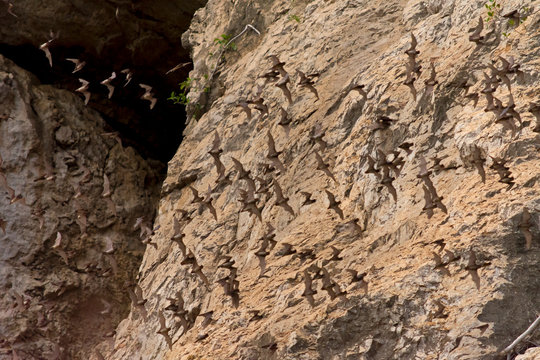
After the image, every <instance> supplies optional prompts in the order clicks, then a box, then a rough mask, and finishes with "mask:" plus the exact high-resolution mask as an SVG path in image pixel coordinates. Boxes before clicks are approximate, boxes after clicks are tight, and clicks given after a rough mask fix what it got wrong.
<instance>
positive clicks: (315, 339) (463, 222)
mask: <svg viewBox="0 0 540 360" xmlns="http://www.w3.org/2000/svg"><path fill="white" fill-rule="evenodd" d="M135 3H138V2H135ZM142 3H145V2H144V1H143V2H142ZM484 5H485V3H484V2H483V1H465V0H452V1H437V0H411V1H406V0H402V1H400V0H386V1H379V0H374V1H367V0H343V1H338V0H311V1H310V0H293V1H291V0H267V1H256V0H234V1H229V0H209V1H208V2H207V3H206V5H205V7H203V8H201V9H200V10H198V11H197V12H196V13H195V15H194V16H193V19H192V22H191V25H190V28H189V30H188V31H187V32H186V33H184V34H183V35H182V44H183V46H184V47H185V48H186V49H188V50H189V51H190V55H191V58H192V61H193V70H192V71H191V72H190V74H189V78H190V81H188V83H189V85H190V87H191V91H190V92H189V94H188V98H189V99H190V101H189V104H188V105H187V112H188V117H189V118H188V121H187V127H186V128H185V130H184V139H183V141H182V143H181V145H180V147H179V148H178V150H177V152H176V154H175V156H174V157H173V158H172V160H171V161H170V162H169V163H168V172H167V177H166V179H165V181H164V183H163V186H162V187H161V192H160V194H159V195H158V194H155V193H154V190H155V188H153V187H152V186H148V184H147V183H146V182H145V181H143V179H144V178H145V177H146V178H148V177H150V178H153V176H154V170H153V169H152V167H151V166H149V164H148V163H147V162H145V161H143V160H142V159H141V158H140V156H139V155H138V154H137V153H136V152H135V151H133V150H132V149H130V148H127V149H126V148H124V147H122V146H120V144H117V143H116V142H115V141H114V139H108V138H107V137H105V138H104V137H103V136H100V134H101V133H102V132H106V131H107V130H104V128H105V127H106V125H104V124H103V121H102V120H101V119H100V117H99V116H98V115H97V114H96V113H95V112H93V111H92V110H88V109H86V108H84V107H83V106H82V103H81V101H80V100H79V99H75V100H69V101H68V100H66V98H72V97H73V95H72V94H69V93H68V92H66V91H63V90H56V89H53V88H52V87H49V86H42V85H39V84H37V82H36V81H35V80H32V78H31V77H30V76H29V75H26V74H25V73H24V72H23V71H22V70H20V69H18V68H17V67H16V66H14V65H13V64H11V63H10V62H9V61H3V62H2V63H0V71H2V72H1V73H0V76H2V79H3V80H2V81H3V83H2V88H0V99H3V100H2V101H3V103H2V104H4V103H5V104H8V105H7V107H5V108H6V109H7V110H8V111H4V110H3V109H4V108H2V109H0V111H4V112H3V113H2V112H0V116H1V115H3V114H5V116H4V118H3V119H2V120H1V121H2V122H1V123H0V135H1V136H2V142H1V143H0V154H1V155H2V157H3V160H4V161H3V164H2V166H1V168H2V171H3V173H4V174H5V175H6V179H7V184H8V185H9V186H10V187H11V188H13V189H14V190H15V197H13V196H10V198H12V199H15V201H13V202H14V203H13V204H10V202H12V201H10V199H7V200H6V201H4V205H1V206H2V211H3V212H2V213H1V217H2V219H7V220H9V221H8V224H7V226H6V234H5V235H4V237H3V239H4V240H3V243H2V246H3V247H4V248H7V249H8V251H5V252H4V255H3V256H4V259H2V260H3V264H4V263H5V264H7V265H6V267H4V266H3V267H2V269H1V271H2V272H3V275H2V277H1V281H2V286H3V288H4V289H6V291H5V294H4V298H3V300H2V304H16V303H17V301H16V300H17V299H20V301H19V305H16V306H13V309H11V308H3V310H2V312H1V316H2V318H3V319H15V321H13V322H9V321H8V320H3V321H2V323H1V324H0V325H2V329H1V330H2V335H3V338H2V339H3V340H4V343H3V344H2V346H3V347H4V348H6V349H8V350H7V351H6V354H7V355H6V356H13V354H14V353H16V352H18V351H19V350H20V352H21V354H30V355H29V356H34V358H40V355H39V351H42V352H43V353H46V354H47V356H46V357H49V358H55V356H56V355H55V354H59V353H61V350H62V348H64V349H65V348H69V356H71V357H73V358H88V356H89V355H88V354H89V353H90V350H89V347H88V346H86V347H85V346H83V345H84V343H85V342H86V343H91V344H95V343H97V342H98V341H101V336H103V335H102V334H105V333H107V332H110V331H111V330H112V329H111V326H114V324H115V323H117V321H118V320H120V319H121V318H123V320H122V321H121V322H120V323H119V324H118V326H117V328H116V332H115V333H110V335H113V337H111V338H109V339H107V340H106V341H103V342H102V343H101V344H100V345H99V346H97V347H96V348H95V351H92V352H93V353H94V354H93V355H92V358H96V359H99V356H100V354H102V356H103V357H104V358H106V359H118V360H120V359H145V360H146V359H183V360H188V359H189V360H195V359H220V360H221V359H224V360H225V359H243V360H248V359H250V360H251V359H440V360H442V359H455V360H457V359H498V358H501V359H504V358H506V356H502V355H500V352H501V351H502V350H503V349H504V348H505V347H506V346H507V345H509V344H510V343H511V342H512V341H513V340H514V339H515V338H516V337H517V336H518V335H519V334H521V333H522V332H523V331H524V330H525V329H526V328H527V327H528V326H529V325H530V324H531V323H532V322H533V321H534V320H535V319H536V318H537V317H538V316H539V315H540V314H539V312H540V277H539V276H538V274H539V273H540V262H539V259H540V241H539V239H540V218H539V214H540V197H539V181H540V161H539V151H540V135H539V132H540V126H539V125H540V119H539V117H540V98H539V95H538V94H539V93H540V72H539V69H540V61H539V58H540V57H539V55H540V36H539V30H538V29H539V25H540V11H539V10H540V2H539V1H531V2H527V3H525V2H523V1H514V0H508V1H504V2H501V6H500V7H497V6H496V3H495V4H494V3H492V2H488V6H492V7H493V9H488V8H486V7H485V6H484ZM141 6H142V5H141ZM513 10H517V13H515V14H513V15H512V14H510V13H511V11H513ZM508 14H510V15H509V17H503V15H508ZM518 15H519V17H517V16H518ZM479 19H481V24H482V28H479V27H478V25H477V24H478V22H479ZM509 19H510V20H511V21H510V20H509ZM167 21H170V20H165V22H167ZM247 25H250V26H251V27H249V26H247ZM472 28H478V29H479V30H477V31H474V30H472V31H471V30H470V29H472ZM134 34H136V32H134ZM411 34H414V39H415V40H413V37H412V36H411ZM130 36H133V37H130V39H136V38H137V36H136V35H130ZM96 39H100V36H97V37H96ZM96 41H97V40H96ZM134 41H135V40H134ZM412 41H417V45H416V48H415V47H414V45H411V42H412ZM66 46H67V45H66ZM416 51H418V53H416ZM406 52H407V53H406ZM161 54H165V53H161ZM270 55H275V56H276V58H272V57H270ZM511 59H513V61H514V62H513V63H511ZM280 62H282V63H280ZM407 66H408V68H407ZM298 71H299V72H298ZM10 74H14V75H10ZM301 74H305V76H306V78H302V76H301ZM287 76H288V77H289V82H287V81H286V79H287ZM14 79H16V81H15V80H14ZM277 85H280V86H281V87H278V86H277ZM411 85H412V86H414V91H415V92H416V93H413V91H412V87H411ZM287 91H290V97H289V94H288V93H287ZM2 97H4V98H2ZM17 99H26V100H25V101H24V102H20V101H19V103H20V105H17V104H18V102H17V101H18V100H17ZM51 99H53V100H51ZM23 103H24V104H32V107H30V108H28V107H25V105H23ZM65 104H71V105H69V109H66V107H68V105H65ZM74 104H75V105H74ZM535 104H536V105H535ZM265 106H266V107H267V110H268V111H265ZM248 113H249V115H248ZM15 119H19V121H16V120H15ZM22 119H24V121H22ZM289 121H290V123H289ZM25 124H26V125H25ZM21 127H26V130H24V131H23V129H21V130H16V129H20V128H21ZM18 131H20V132H21V133H23V134H25V135H24V136H19V137H17V133H18ZM28 134H32V136H29V135H28ZM216 136H217V137H218V138H219V139H220V141H216V140H215V139H216ZM270 137H271V138H272V139H273V142H274V143H275V145H274V146H275V150H276V151H272V150H273V149H272V148H271V146H270V143H271V142H272V141H269V138H270ZM73 139H76V140H73ZM8 149H9V151H8ZM127 152H129V154H128V155H126V153H127ZM21 159H25V160H24V161H23V160H21ZM66 159H67V160H66ZM236 161H238V162H239V163H240V164H241V166H240V165H239V164H238V163H237V162H236ZM424 161H425V163H424ZM221 163H222V164H223V166H221V165H220V164H221ZM22 164H25V165H24V166H23V165H22ZM281 164H282V165H283V167H281ZM83 166H84V167H87V168H88V169H89V170H90V171H91V173H92V175H93V176H92V177H91V178H92V180H91V181H89V182H88V183H86V182H82V183H81V178H82V177H83V176H84V171H83V170H84V167H83ZM51 167H52V168H54V169H55V171H54V174H55V176H54V177H53V179H52V180H39V181H37V182H33V180H34V179H35V178H38V177H39V176H40V175H41V173H44V174H45V179H46V178H47V177H50V176H47V175H48V174H49V175H50V172H47V169H49V168H51ZM79 170H80V172H79ZM30 173H31V175H29V174H30ZM34 174H35V175H34ZM104 175H107V176H108V178H109V180H110V182H111V184H113V188H114V192H113V194H112V196H111V197H107V196H105V197H104V196H103V192H104V181H105V177H104ZM21 179H24V180H21ZM71 183H73V184H74V187H73V190H72V187H71V185H70V184H71ZM77 186H79V187H81V186H82V188H84V190H85V191H83V194H85V196H84V197H83V199H85V201H86V202H85V205H84V206H85V209H86V210H87V211H88V213H92V214H95V215H94V218H91V217H88V220H87V222H88V225H87V228H86V231H85V232H84V231H82V227H81V226H79V223H78V222H77V223H74V221H76V220H75V219H76V218H75V217H74V216H67V215H68V214H71V215H73V214H74V213H75V212H76V211H77V209H79V207H80V205H77V203H78V202H79V200H77V199H78V197H77V196H71V195H72V194H73V195H76V194H77V189H78V188H77ZM253 188H254V189H253ZM280 189H281V192H282V194H280ZM303 192H308V193H310V194H311V199H307V198H306V197H305V196H304V194H303ZM19 193H24V195H25V201H26V205H24V204H23V203H21V202H20V201H17V199H16V195H17V194H19ZM252 193H253V197H252V196H251V195H252ZM141 194H145V195H144V196H143V198H144V199H141ZM280 195H282V196H280ZM157 197H159V205H158V206H157V211H156V217H155V221H154V224H153V226H150V225H149V226H150V228H152V229H153V230H154V231H153V232H152V231H150V230H149V231H150V232H152V236H151V237H150V238H149V239H147V242H148V241H150V242H151V243H155V245H154V246H152V245H150V246H147V247H146V250H145V251H144V256H143V258H142V263H140V267H139V271H138V274H137V275H136V276H135V275H134V272H135V271H134V269H133V268H134V266H137V265H138V263H137V260H136V259H135V260H134V259H133V258H136V257H137V252H138V251H139V250H140V248H139V246H140V245H139V244H140V242H139V236H138V234H136V233H134V232H133V224H134V222H135V221H136V218H137V217H140V216H146V219H150V218H151V215H152V212H153V208H152V206H153V205H152V204H154V203H153V202H152V200H153V199H155V198H157ZM333 197H335V199H333ZM111 200H112V205H113V207H111ZM333 200H335V201H333ZM29 205H31V208H30V206H29ZM38 205H39V206H38ZM47 207H48V208H49V209H50V211H48V212H45V214H50V215H46V218H45V220H46V221H45V222H44V224H47V225H43V226H41V225H40V221H39V214H41V213H36V214H34V217H32V214H31V209H44V210H46V208H47ZM213 209H215V213H213ZM90 210H91V211H90ZM115 213H116V214H115ZM527 214H529V215H530V216H529V217H527ZM21 218H22V219H21ZM24 219H30V220H27V221H24ZM79 222H80V221H79ZM57 232H60V233H61V234H62V239H68V241H69V243H68V245H64V244H63V243H62V242H61V243H62V246H61V248H60V249H59V248H58V246H55V239H56V238H57ZM85 233H86V235H84V234H85ZM36 234H37V236H36ZM529 234H530V238H527V237H528V236H529ZM81 235H83V236H81ZM36 237H37V239H36ZM12 239H17V240H16V241H13V240H12ZM107 239H113V243H114V247H115V248H116V249H117V252H116V254H115V259H116V261H118V262H122V265H123V266H121V267H120V268H121V269H122V270H121V271H122V272H123V273H122V274H117V275H114V276H112V277H102V276H101V275H103V273H105V274H107V273H110V272H111V269H110V264H109V261H108V260H109V257H108V255H109V254H107V253H106V246H107ZM66 246H67V247H66ZM59 250H64V251H65V252H66V253H67V255H68V261H67V264H66V263H65V262H64V261H63V260H62V256H61V255H62V253H61V252H60V251H59ZM104 252H105V253H104ZM6 254H7V255H6ZM59 254H60V255H59ZM21 255H22V256H21ZM27 255H28V256H27ZM132 260H133V261H132ZM92 262H96V264H95V265H91V264H92ZM88 266H90V268H91V269H92V272H91V274H88V273H87V270H88ZM351 270H352V271H351ZM130 272H131V274H129V273H130ZM11 274H17V275H16V276H13V275H11ZM19 274H20V275H19ZM35 277H38V280H36V279H35ZM132 279H135V282H137V284H136V285H135V284H134V283H129V282H130V281H131V280H132ZM310 280H311V283H312V284H311V286H310V284H309V283H310ZM126 281H127V282H128V283H127V284H126V283H125V282H126ZM72 289H78V290H73V293H72V292H71V290H72ZM81 289H83V290H84V292H82V291H81ZM104 289H111V290H110V294H109V293H107V292H105V291H104ZM139 292H140V293H139ZM81 293H84V294H88V299H83V301H81V300H77V299H80V295H79V294H81ZM128 293H129V294H130V299H128ZM25 296H27V297H28V298H29V299H27V300H28V301H26V302H25ZM102 297H104V298H105V300H107V301H109V302H114V303H116V305H117V306H116V307H115V308H114V310H113V314H114V315H113V316H111V317H104V316H103V315H104V314H103V311H106V309H105V308H103V307H101V306H97V305H92V306H86V305H85V304H86V302H85V300H88V303H89V304H96V303H97V304H99V302H98V301H97V300H99V299H101V298H102ZM37 299H40V301H38V300H37ZM128 304H130V311H129V314H128V315H127V317H125V315H126V313H127V311H126V309H125V307H127V306H128ZM51 305H54V306H55V307H57V308H55V309H52V310H48V306H51ZM24 308H28V309H27V310H26V309H24ZM23 309H24V310H23ZM24 311H27V312H28V313H29V314H32V315H31V316H28V315H24ZM43 313H44V314H45V315H40V314H43ZM105 314H106V313H105ZM32 319H33V320H32ZM47 321H49V322H51V321H52V322H53V323H54V324H55V326H49V327H44V329H47V331H49V333H47V334H40V328H41V327H43V326H40V325H42V324H43V322H47ZM81 322H82V323H84V324H85V326H87V325H86V324H89V327H90V328H91V329H99V331H96V332H95V333H90V334H89V333H88V331H84V330H86V328H81V327H77V326H75V324H77V323H81ZM4 324H5V325H4ZM36 324H37V325H36ZM36 328H37V334H36V330H34V329H36ZM27 329H28V330H27ZM49 329H50V330H49ZM51 333H52V335H51ZM5 334H6V335H5ZM63 336H65V337H63ZM28 338H30V339H31V340H28ZM51 339H53V340H51ZM55 339H56V340H55ZM69 342H75V343H76V344H75V346H73V349H72V348H71V347H70V346H68V345H69V344H68V343H69ZM539 343H540V338H539V335H538V330H537V331H536V333H533V335H532V336H530V337H528V338H527V339H526V340H524V341H522V342H520V343H519V344H518V345H517V347H515V348H514V349H513V351H512V352H511V354H510V355H509V358H516V359H520V360H526V359H528V360H531V359H537V358H538V357H539V356H540V351H539V348H538V344H539ZM21 344H23V345H24V346H23V345H21ZM87 345H88V344H87ZM59 348H60V349H59ZM13 350H15V351H13ZM55 351H56V352H55ZM49 354H52V355H49ZM66 355H67V354H66ZM60 356H61V355H58V356H57V357H60ZM8 358H9V357H8ZM29 358H32V357H29Z"/></svg>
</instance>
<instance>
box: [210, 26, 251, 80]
mask: <svg viewBox="0 0 540 360" xmlns="http://www.w3.org/2000/svg"><path fill="white" fill-rule="evenodd" d="M248 29H251V30H253V31H255V32H256V33H257V34H258V35H261V32H260V31H259V30H257V29H255V27H254V26H253V25H251V24H247V25H246V26H245V27H244V30H242V31H241V32H240V33H239V34H237V35H236V36H235V37H233V38H232V39H231V40H229V41H228V42H227V44H225V46H223V47H222V48H221V51H220V52H219V56H218V63H217V64H216V67H215V68H214V70H212V73H211V74H210V77H209V78H208V79H209V80H210V81H211V80H212V79H213V78H214V74H215V72H216V70H217V69H218V68H219V65H220V64H221V57H222V56H223V53H224V52H225V50H227V48H228V47H229V45H230V44H231V43H232V42H233V41H234V40H236V39H237V38H238V37H240V36H241V35H242V34H244V33H245V32H246V31H248Z"/></svg>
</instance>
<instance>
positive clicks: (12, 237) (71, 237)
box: [0, 56, 159, 359]
mask: <svg viewBox="0 0 540 360" xmlns="http://www.w3.org/2000/svg"><path fill="white" fill-rule="evenodd" d="M0 99H1V102H0V116H2V118H1V120H0V156H1V158H2V160H3V162H2V163H1V166H0V171H1V173H2V174H3V176H5V179H6V180H7V186H4V184H2V185H1V186H0V191H1V194H2V200H1V201H0V218H1V219H2V220H4V221H5V222H6V225H5V232H2V233H0V248H1V249H2V252H1V257H0V288H1V289H2V291H1V292H0V348H1V350H0V358H2V359H11V358H12V356H13V358H14V359H15V358H16V357H15V354H16V355H17V356H19V359H44V358H47V359H52V358H55V359H57V358H65V359H88V358H89V355H88V351H89V350H91V349H93V348H94V346H96V345H97V344H98V343H99V342H101V341H103V338H104V336H105V334H107V333H109V332H111V331H113V330H114V328H115V327H116V324H117V323H118V322H119V321H120V319H122V318H123V317H125V316H126V313H127V310H128V308H127V306H126V304H127V303H128V301H129V300H128V297H127V294H126V292H125V290H124V282H126V281H129V280H132V279H134V277H135V275H136V267H137V266H138V264H140V259H141V256H142V252H143V249H144V248H143V245H142V244H141V243H140V242H139V240H138V233H136V232H134V231H133V229H132V226H133V223H134V222H135V219H136V218H137V217H139V216H147V218H148V219H150V218H151V216H152V214H153V212H154V211H155V209H154V206H155V201H156V198H157V196H158V193H157V187H156V185H157V184H158V182H159V164H157V165H158V166H156V164H152V163H148V162H147V161H145V160H143V159H142V157H141V156H140V155H138V154H137V153H136V152H135V150H134V149H133V148H131V147H122V146H121V145H120V144H119V143H118V142H117V141H116V140H115V139H114V138H111V137H110V136H107V135H104V134H105V133H106V132H108V131H110V128H108V127H107V125H106V124H105V122H104V120H103V119H102V118H101V117H100V116H99V115H98V114H97V113H96V112H95V111H94V110H91V109H88V108H87V107H85V106H84V104H83V102H82V101H81V100H80V99H79V98H78V97H77V95H74V94H72V93H71V92H68V91H65V90H58V89H55V88H53V87H51V86H48V85H41V84H40V83H39V82H38V81H37V79H36V78H35V77H33V76H32V75H30V74H28V73H27V72H26V71H24V70H22V69H20V68H19V67H17V66H15V65H14V64H13V63H12V62H11V61H9V60H7V59H5V58H3V57H1V56H0ZM104 175H107V177H108V179H109V181H110V185H111V191H112V194H111V196H110V197H107V198H104V197H103V196H102V193H103V182H104ZM0 176H2V175H0ZM45 177H48V178H49V179H45ZM9 189H13V191H14V194H15V196H16V195H19V194H20V195H22V196H23V197H24V202H21V201H18V202H14V203H12V204H10V202H11V199H12V196H11V195H10V191H11V190H9ZM58 232H60V233H61V236H62V242H61V245H60V249H58V250H55V249H53V248H52V246H53V245H54V243H55V239H56V238H57V233H58ZM106 239H110V240H111V241H112V243H113V246H114V248H115V249H116V252H115V253H114V254H113V255H112V257H114V258H115V260H116V262H117V263H118V268H119V270H118V273H117V274H112V273H111V271H110V269H111V262H110V260H109V259H110V257H108V256H104V254H103V253H102V252H103V251H104V250H105V247H106V241H107V240H106ZM59 250H61V251H64V252H65V253H66V255H67V264H66V262H65V260H64V259H63V257H62V256H61V255H60V254H61V251H59ZM89 265H90V267H88V266H89ZM19 300H20V301H21V303H19ZM107 303H108V304H109V305H110V309H109V310H108V311H107V305H106V304H107ZM57 348H60V351H59V352H56V353H55V349H57ZM12 351H13V353H12ZM55 354H56V355H55Z"/></svg>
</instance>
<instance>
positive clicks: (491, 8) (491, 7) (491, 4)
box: [484, 0, 501, 22]
mask: <svg viewBox="0 0 540 360" xmlns="http://www.w3.org/2000/svg"><path fill="white" fill-rule="evenodd" d="M484 6H485V7H486V9H487V16H488V17H487V19H486V22H489V21H490V20H493V18H494V17H495V16H496V15H497V12H498V11H499V9H500V8H501V4H499V3H498V2H497V0H488V2H487V3H485V4H484Z"/></svg>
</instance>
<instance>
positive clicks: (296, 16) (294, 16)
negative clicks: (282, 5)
mask: <svg viewBox="0 0 540 360" xmlns="http://www.w3.org/2000/svg"><path fill="white" fill-rule="evenodd" d="M289 20H294V21H296V22H298V23H299V22H301V20H300V17H299V16H298V15H294V14H291V15H289Z"/></svg>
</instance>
